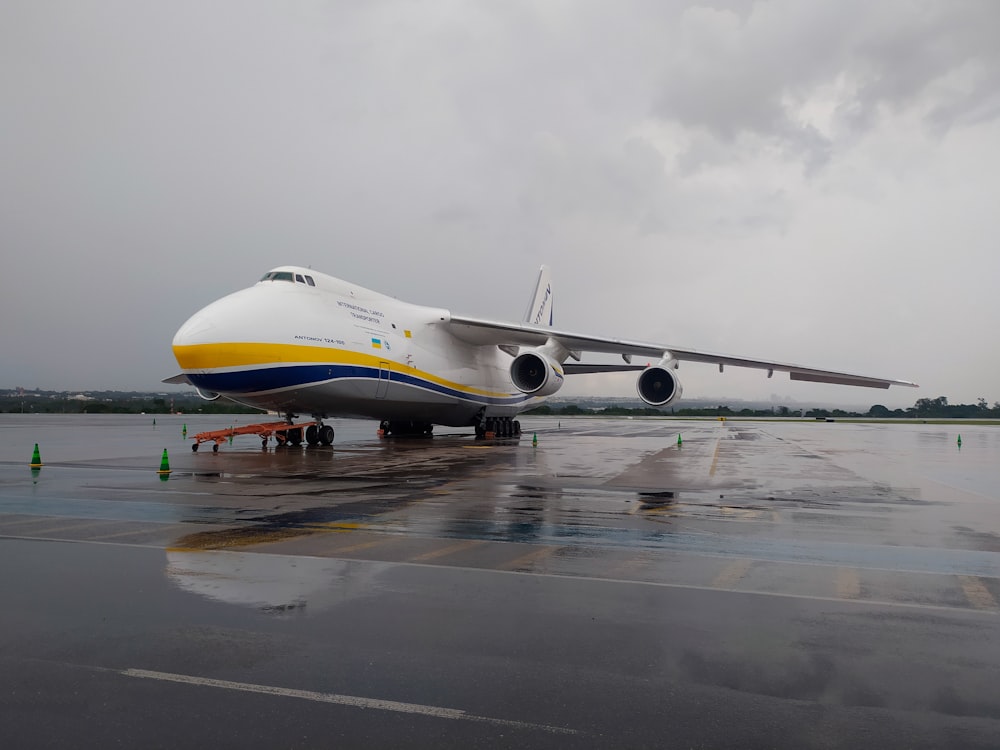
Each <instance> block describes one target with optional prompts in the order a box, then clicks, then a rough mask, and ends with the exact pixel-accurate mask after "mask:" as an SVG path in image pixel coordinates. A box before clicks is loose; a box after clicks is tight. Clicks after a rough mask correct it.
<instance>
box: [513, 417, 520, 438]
mask: <svg viewBox="0 0 1000 750" xmlns="http://www.w3.org/2000/svg"><path fill="white" fill-rule="evenodd" d="M514 437H521V423H520V422H518V421H517V420H516V419H515V420H514Z"/></svg>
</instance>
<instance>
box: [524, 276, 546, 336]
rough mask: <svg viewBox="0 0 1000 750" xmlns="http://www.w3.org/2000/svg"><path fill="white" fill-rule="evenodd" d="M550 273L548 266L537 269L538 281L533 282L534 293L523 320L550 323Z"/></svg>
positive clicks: (536, 323) (540, 324)
mask: <svg viewBox="0 0 1000 750" xmlns="http://www.w3.org/2000/svg"><path fill="white" fill-rule="evenodd" d="M552 320H553V318H552V275H551V274H550V273H549V267H548V266H542V267H541V268H540V269H539V270H538V281H537V282H536V283H535V293H534V294H533V295H532V296H531V302H530V303H529V304H528V309H527V311H526V312H525V313H524V322H525V323H529V324H531V325H536V326H550V325H552Z"/></svg>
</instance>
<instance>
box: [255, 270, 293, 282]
mask: <svg viewBox="0 0 1000 750" xmlns="http://www.w3.org/2000/svg"><path fill="white" fill-rule="evenodd" d="M261 281H294V279H293V278H292V273H291V271H269V272H268V273H265V274H264V275H263V276H262V277H261Z"/></svg>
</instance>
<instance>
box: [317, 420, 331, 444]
mask: <svg viewBox="0 0 1000 750" xmlns="http://www.w3.org/2000/svg"><path fill="white" fill-rule="evenodd" d="M319 442H321V443H322V444H323V445H333V428H332V427H331V426H330V425H328V424H325V425H323V426H322V427H320V428H319Z"/></svg>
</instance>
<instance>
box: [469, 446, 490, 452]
mask: <svg viewBox="0 0 1000 750" xmlns="http://www.w3.org/2000/svg"><path fill="white" fill-rule="evenodd" d="M462 447H463V448H465V449H466V450H470V451H488V450H489V449H490V448H492V447H493V446H492V445H463V446H462Z"/></svg>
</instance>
